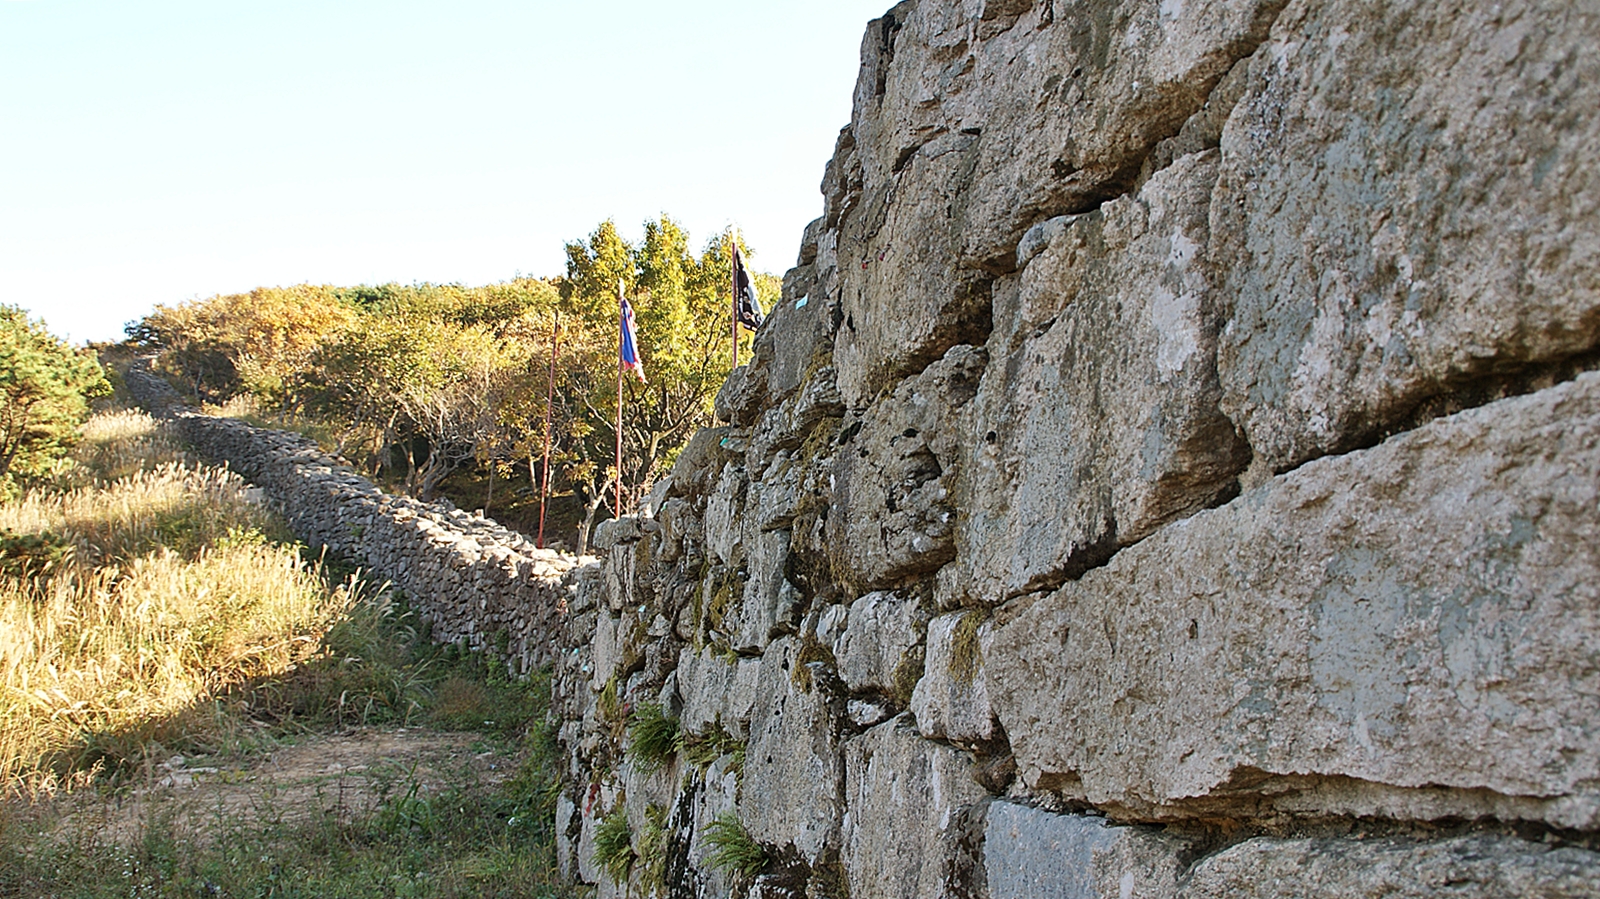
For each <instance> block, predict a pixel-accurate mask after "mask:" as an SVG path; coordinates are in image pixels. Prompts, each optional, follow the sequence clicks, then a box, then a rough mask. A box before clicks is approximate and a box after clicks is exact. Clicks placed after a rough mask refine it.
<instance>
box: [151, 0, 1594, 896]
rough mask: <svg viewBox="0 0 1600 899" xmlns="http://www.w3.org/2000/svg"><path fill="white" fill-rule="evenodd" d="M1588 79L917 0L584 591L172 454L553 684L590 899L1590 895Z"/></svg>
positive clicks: (1363, 43)
mask: <svg viewBox="0 0 1600 899" xmlns="http://www.w3.org/2000/svg"><path fill="white" fill-rule="evenodd" d="M1596 46H1600V10H1597V9H1596V8H1594V6H1593V5H1592V4H1588V3H1571V2H1567V0H1507V2H1501V3H1497V4H1476V3H1462V2H1450V0H1434V2H1424V0H1385V2H1371V0H1082V2H1073V0H907V2H904V3H901V4H900V5H898V6H896V7H894V8H893V9H892V10H890V11H889V12H888V13H887V14H886V15H885V16H884V17H883V18H881V19H878V20H876V21H874V22H872V23H871V24H870V25H869V26H868V28H867V33H866V35H865V38H864V40H863V42H862V53H861V60H862V61H861V70H860V75H859V79H858V82H857V88H856V93H855V98H854V113H853V116H852V119H851V123H850V125H849V127H847V128H846V129H844V131H843V132H842V133H841V134H840V137H839V141H838V144H837V147H836V151H835V155H834V158H833V159H832V160H831V161H830V162H829V163H828V165H827V169H826V172H825V176H824V179H823V183H822V192H823V196H824V207H823V215H822V217H821V218H819V219H818V220H817V221H815V222H813V223H812V224H811V225H810V226H808V227H807V229H806V231H805V235H804V239H803V242H802V248H801V253H800V258H799V260H798V264H797V265H796V266H795V268H793V269H792V270H790V271H789V272H788V274H787V275H786V277H785V279H784V290H783V296H782V300H781V302H780V304H779V306H778V307H777V308H776V309H774V310H773V312H772V314H771V316H770V317H769V319H768V321H767V323H766V325H764V326H763V328H762V329H761V331H760V332H759V333H758V334H757V335H756V339H755V344H754V345H755V352H754V359H753V360H752V361H751V362H750V364H749V365H747V366H744V367H742V368H740V369H738V370H736V371H735V372H734V374H733V376H732V377H731V378H730V379H729V381H728V383H727V384H726V385H725V386H724V388H723V390H722V392H721V394H720V395H719V397H718V400H717V403H718V411H719V416H720V417H721V418H722V420H723V421H725V422H729V424H728V425H727V426H725V427H721V428H717V429H712V430H707V431H702V432H701V433H699V434H698V435H696V436H695V438H694V439H693V440H692V442H691V443H690V445H689V446H688V447H687V448H686V449H685V450H684V451H683V453H682V455H681V456H680V457H679V459H678V461H677V464H676V466H675V468H674V469H673V472H672V474H671V476H670V478H668V479H666V480H664V481H663V482H662V483H661V484H659V485H658V486H657V489H656V490H655V492H654V493H653V494H652V496H651V497H650V500H649V502H648V504H647V507H648V508H647V511H646V514H645V515H643V516H641V517H638V518H627V519H622V520H619V521H614V522H607V523H605V524H604V525H602V526H601V527H600V529H599V530H598V531H597V533H596V535H595V540H594V543H595V545H596V547H597V548H598V549H599V550H600V551H601V552H602V553H604V558H603V559H602V560H600V561H598V562H592V563H588V564H585V565H583V566H581V567H577V568H572V569H571V570H570V571H568V568H569V567H570V566H571V565H572V562H571V560H566V559H563V558H561V557H558V556H555V555H554V554H549V553H544V554H541V553H539V552H538V551H537V550H533V549H532V548H531V547H529V546H528V545H527V543H526V541H525V540H523V539H522V538H520V537H518V536H516V535H514V534H510V533H509V532H506V531H504V530H501V529H499V528H497V527H496V526H494V525H493V524H492V523H490V522H486V521H483V520H480V519H474V518H472V517H470V516H467V515H464V514H463V513H459V512H450V511H446V510H443V509H439V508H436V507H428V506H424V505H422V504H418V503H414V502H411V501H408V500H404V499H399V498H393V497H388V496H384V495H382V494H381V493H378V492H377V491H376V490H375V489H374V488H372V487H371V485H369V484H367V483H366V482H364V481H362V480H361V479H360V478H358V477H357V476H355V474H354V473H353V472H351V471H349V470H348V469H347V468H343V467H341V466H340V465H339V464H337V462H336V460H333V459H330V458H328V457H327V456H325V455H323V454H321V453H320V452H318V451H317V450H316V448H315V447H313V446H311V445H310V444H309V443H307V442H305V441H302V440H300V439H299V438H295V437H292V436H288V435H282V434H274V433H271V432H264V431H260V430H257V429H253V428H250V427H248V426H245V425H243V424H240V423H238V422H230V421H225V420H216V419H207V418H203V417H198V416H192V415H186V416H181V417H180V418H179V421H180V427H182V428H183V430H184V433H185V435H186V436H187V437H188V438H189V439H190V440H191V441H192V442H193V443H194V444H195V445H196V446H197V447H199V448H200V449H201V450H202V451H203V452H206V453H208V454H210V455H212V456H214V457H217V458H223V459H228V460H230V461H231V463H232V464H233V465H234V466H235V467H236V468H238V469H239V470H240V471H242V472H243V473H245V474H246V475H247V476H248V477H250V478H251V479H252V480H254V481H255V482H256V483H258V484H260V485H261V486H263V487H264V488H266V489H267V491H268V493H269V495H270V496H272V497H273V498H274V501H275V502H277V503H278V504H279V505H280V507H281V508H283V509H284V511H285V513H286V514H287V515H288V516H289V518H290V520H291V521H292V522H294V524H295V526H296V527H297V529H299V530H300V532H301V533H302V534H303V535H304V536H306V537H307V539H309V540H311V541H313V542H324V543H327V544H328V545H330V546H333V547H334V548H336V549H339V550H340V551H341V552H345V553H347V554H350V555H353V556H356V557H359V558H362V559H365V560H366V561H367V563H368V564H369V565H371V566H372V567H373V568H374V569H375V570H377V571H379V572H381V573H382V574H383V575H384V576H387V577H390V578H393V579H394V580H395V581H396V583H398V584H399V585H400V586H401V587H402V588H403V589H404V590H405V591H406V593H407V594H408V595H409V596H411V597H412V600H413V602H414V603H417V604H418V606H419V608H421V609H422V610H423V612H424V614H425V615H427V616H428V617H429V618H430V620H433V621H434V622H435V634H436V636H438V637H440V638H441V639H446V640H457V639H464V640H467V641H469V642H471V643H473V644H474V645H490V644H494V643H496V642H497V641H496V640H495V639H493V638H492V637H491V636H490V635H492V634H504V635H505V637H504V641H505V645H506V648H507V650H508V651H509V652H510V654H512V655H513V656H514V657H515V659H516V660H517V661H518V663H519V664H520V665H521V666H522V667H523V668H524V669H526V668H527V667H529V666H532V665H535V664H540V663H543V662H545V661H551V660H553V662H554V666H555V678H554V684H555V689H556V692H557V708H558V711H559V714H560V716H561V729H560V740H561V742H562V744H563V745H564V746H565V748H566V750H567V758H568V765H569V770H568V772H567V779H566V780H567V788H566V790H565V792H564V794H563V795H562V797H561V798H560V800H559V803H558V813H557V841H558V855H559V860H560V863H561V865H562V866H563V869H564V870H565V871H567V872H568V874H569V875H570V876H571V877H572V878H573V879H575V880H578V881H583V882H587V883H593V884H597V885H598V887H599V893H600V895H601V896H603V897H605V896H624V895H652V894H661V895H667V896H673V897H710V896H722V895H726V894H728V893H729V892H730V891H732V892H735V893H739V894H745V895H750V896H762V897H777V896H807V897H825V896H826V897H843V896H849V897H852V899H872V897H908V899H909V897H923V896H948V897H987V899H1011V897H1072V899H1079V897H1107V899H1110V897H1117V899H1131V897H1159V899H1176V897H1189V899H1200V897H1213V896H1216V897H1222V896H1227V897H1279V896H1292V897H1299V896H1306V897H1310V896H1327V897H1380V896H1381V897H1392V896H1434V895H1449V896H1455V897H1462V899H1472V897H1491V896H1538V897H1580V896H1588V897H1592V896H1600V887H1597V886H1596V884H1600V372H1597V371H1596V369H1597V368H1600V214H1597V212H1596V210H1597V209H1600V175H1597V174H1596V171H1597V170H1596V168H1595V167H1594V165H1593V164H1592V160H1591V158H1590V157H1592V156H1593V151H1594V149H1595V148H1596V147H1600V112H1597V110H1600V56H1596V54H1594V52H1593V48H1594V47H1596ZM134 380H139V379H138V378H137V377H135V376H130V382H132V381H134ZM141 383H145V385H146V386H147V387H150V388H151V389H152V390H155V389H156V388H155V386H154V385H153V382H148V381H141ZM563 596H566V597H569V599H570V601H569V603H568V605H567V607H566V614H564V615H563V614H560V613H558V611H557V608H558V604H559V603H560V601H561V599H562V597H563ZM674 729H675V731H676V736H675V738H672V737H673V734H672V733H671V732H672V731H673V730H674ZM664 734H665V736H666V737H668V738H671V739H663V735H664ZM603 826H604V828H605V829H606V830H608V831H610V832H611V833H612V834H613V835H616V834H617V833H625V834H626V836H627V837H628V840H627V845H626V848H623V847H622V846H620V845H619V844H618V843H616V842H615V841H612V842H611V843H610V844H609V845H610V846H611V850H610V851H611V852H612V853H613V854H614V855H615V854H617V853H621V857H622V860H623V861H626V860H627V853H630V852H631V853H633V854H634V855H635V856H636V858H635V860H634V863H633V865H632V867H631V869H630V873H629V878H628V880H629V882H628V883H626V884H618V883H615V882H613V881H612V880H611V879H610V878H609V877H607V876H606V875H605V874H604V873H603V870H602V867H601V865H600V864H599V860H597V858H596V852H597V840H596V836H597V833H598V832H599V831H600V830H601V829H602V827H603ZM741 841H742V842H744V843H745V845H744V848H745V849H747V850H748V849H755V848H758V850H759V851H758V852H756V853H754V854H753V855H752V854H751V853H748V852H747V853H746V854H745V857H746V858H747V859H752V861H751V867H752V871H750V872H749V873H751V874H757V869H758V871H759V873H758V876H754V877H747V876H744V875H742V874H739V873H737V872H735V871H733V870H730V867H729V865H728V864H726V863H725V862H726V855H727V850H729V849H730V848H738V844H739V843H740V842H741ZM719 854H721V855H723V856H724V859H723V861H722V862H719V860H718V856H719Z"/></svg>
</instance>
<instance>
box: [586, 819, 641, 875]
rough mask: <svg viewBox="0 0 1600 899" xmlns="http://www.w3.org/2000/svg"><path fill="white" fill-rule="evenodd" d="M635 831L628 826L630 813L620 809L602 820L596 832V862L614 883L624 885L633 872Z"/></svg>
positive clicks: (635, 856)
mask: <svg viewBox="0 0 1600 899" xmlns="http://www.w3.org/2000/svg"><path fill="white" fill-rule="evenodd" d="M636 858H638V856H637V855H636V854H635V853H634V851H633V830H632V829H631V828H630V827H629V826H628V812H627V810H626V809H623V808H621V807H618V808H617V810H616V811H613V812H612V813H611V814H609V815H606V816H605V817H604V818H601V819H600V824H599V826H597V827H596V828H595V831H594V860H595V863H596V864H598V865H599V866H600V867H601V868H602V869H603V870H604V871H605V872H606V876H608V877H610V878H611V880H612V882H613V883H618V884H621V883H624V882H626V881H627V879H628V872H630V871H632V870H633V862H634V859H636Z"/></svg>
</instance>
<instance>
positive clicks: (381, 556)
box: [125, 368, 578, 672]
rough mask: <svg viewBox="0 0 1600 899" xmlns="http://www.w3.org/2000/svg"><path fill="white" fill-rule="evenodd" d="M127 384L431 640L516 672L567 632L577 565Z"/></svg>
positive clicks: (483, 522)
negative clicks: (379, 590)
mask: <svg viewBox="0 0 1600 899" xmlns="http://www.w3.org/2000/svg"><path fill="white" fill-rule="evenodd" d="M125 381H126V383H127V386H128V388H129V391H130V393H132V394H133V395H134V396H135V397H136V398H138V399H139V400H140V402H141V403H142V404H144V405H145V406H146V407H148V408H151V409H154V410H159V411H163V412H166V413H168V414H169V415H170V416H171V417H172V419H173V421H174V423H175V425H176V427H177V428H178V432H179V434H180V435H181V436H182V438H183V439H184V441H186V442H187V443H188V444H189V445H190V446H192V447H193V448H194V449H195V451H196V452H198V453H199V454H200V455H201V456H203V457H205V458H207V459H210V460H212V461H214V462H217V463H226V464H227V465H228V466H229V467H230V468H232V469H233V470H234V471H237V472H238V473H239V474H241V475H243V476H244V477H245V478H246V479H247V480H249V481H250V482H251V483H252V484H254V485H256V486H257V487H259V488H261V490H262V491H263V493H264V495H265V497H266V499H267V500H268V502H269V503H270V504H271V505H272V506H273V507H274V508H275V509H277V510H278V511H279V512H280V513H281V514H282V515H283V516H284V517H285V518H286V519H287V520H288V523H289V526H290V528H291V529H292V530H293V531H294V533H295V535H296V536H297V537H299V538H300V539H301V540H304V541H305V542H306V543H307V544H309V545H311V546H313V547H323V546H325V547H327V548H328V549H330V550H332V551H334V552H337V553H339V554H341V555H343V556H345V557H346V558H349V559H353V560H356V561H357V562H358V563H359V564H361V565H362V566H364V567H365V568H366V569H367V570H368V572H370V574H371V575H372V576H374V577H376V578H378V579H384V580H387V581H389V582H391V583H392V584H393V585H394V586H395V587H397V588H399V589H400V590H401V591H402V592H403V593H404V595H405V598H406V601H407V603H408V604H409V605H410V606H411V608H412V609H413V610H414V611H415V612H416V613H417V614H418V616H419V617H420V618H421V619H422V620H423V621H426V622H427V623H428V624H429V625H430V626H431V629H432V635H433V639H434V640H435V641H437V642H440V643H456V644H464V645H466V646H468V647H470V648H472V649H474V650H485V651H488V652H490V653H491V654H494V655H498V656H500V657H502V658H503V659H504V660H505V661H506V662H507V663H508V664H509V665H510V666H511V667H512V669H513V670H514V671H517V672H527V671H531V670H533V669H534V668H537V667H540V666H543V665H546V664H549V663H550V662H551V661H552V654H553V652H554V651H555V647H557V646H558V645H560V644H561V643H562V642H563V641H564V639H565V636H564V635H565V632H566V628H565V624H564V622H563V617H562V615H563V610H564V609H565V606H566V597H567V595H568V593H569V592H570V590H569V587H568V586H566V585H565V584H564V583H563V577H564V576H565V575H566V574H567V573H568V572H569V571H571V570H572V569H573V568H574V566H575V565H576V564H577V562H578V560H577V559H575V558H573V557H571V556H568V555H564V554H561V553H558V552H555V551H553V550H542V549H539V548H537V547H536V546H534V544H533V543H532V542H531V541H529V540H528V539H527V538H526V537H523V536H522V535H521V534H518V533H516V532H515V531H511V530H509V529H507V528H504V527H501V526H500V525H498V524H496V523H495V522H494V521H493V520H490V519H487V518H484V517H481V516H478V515H473V514H470V513H467V512H463V511H461V510H458V509H452V508H449V507H448V506H445V505H443V504H435V503H424V502H419V501H417V500H414V499H411V498H409V497H403V496H392V495H390V494H387V493H384V492H383V491H382V490H380V489H378V488H377V487H375V486H374V485H373V484H372V483H371V482H370V481H368V480H367V479H366V478H363V477H362V476H361V475H359V474H358V473H356V472H355V471H354V470H353V469H351V468H350V467H349V466H348V465H346V464H344V463H343V462H341V461H340V460H339V459H338V458H336V457H334V456H332V455H330V454H328V453H325V452H323V451H322V449H321V448H320V447H318V446H317V444H316V442H315V441H313V440H311V439H310V438H307V437H304V436H302V435H299V434H295V433H291V432H288V431H275V430H268V429H265V428H258V427H254V426H252V425H249V424H246V423H245V422H242V421H239V420H237V419H232V418H220V417H215V416H209V415H201V414H198V413H195V412H193V411H191V410H188V409H186V408H185V407H184V406H183V405H182V401H181V399H180V398H179V397H178V396H177V394H176V393H175V392H174V391H173V390H172V388H171V386H169V385H168V384H167V383H166V382H165V381H163V380H161V379H160V378H158V377H156V376H154V375H151V374H149V373H147V372H145V371H142V370H140V369H137V368H135V369H133V370H130V371H129V372H128V373H127V374H126V375H125Z"/></svg>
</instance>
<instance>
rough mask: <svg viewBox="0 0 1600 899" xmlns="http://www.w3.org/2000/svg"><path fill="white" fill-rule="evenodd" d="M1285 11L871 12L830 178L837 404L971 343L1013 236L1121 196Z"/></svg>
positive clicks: (1119, 7) (1264, 2)
mask: <svg viewBox="0 0 1600 899" xmlns="http://www.w3.org/2000/svg"><path fill="white" fill-rule="evenodd" d="M1282 6H1283V0H1212V2H1189V3H1156V2H1153V0H1125V2H1115V3H1103V4H1092V5H1087V4H1077V5H1072V6H1068V7H1061V6H1060V5H1059V4H1039V3H1033V4H1002V5H1000V7H997V8H1003V9H1004V11H1001V12H997V11H995V10H994V9H989V10H988V11H987V12H984V13H981V14H978V15H974V10H971V9H968V8H967V7H966V6H965V5H961V4H946V3H921V4H911V3H906V4H901V5H900V6H898V7H896V8H895V9H894V10H891V11H890V13H889V14H888V15H886V16H885V17H884V18H883V19H881V20H879V21H877V22H874V23H873V25H872V26H870V27H869V28H868V33H867V36H866V39H865V40H864V42H863V45H862V66H861V73H860V76H859V79H858V81H857V85H856V95H855V110H854V115H853V118H852V125H851V129H850V132H849V140H848V142H847V143H846V142H844V141H841V150H842V151H843V158H838V157H836V160H835V161H836V163H838V165H837V166H836V167H835V169H832V170H830V178H829V179H828V181H829V182H832V183H836V184H837V185H838V187H837V191H838V196H837V198H835V197H833V196H830V219H831V218H837V220H838V225H837V233H838V245H837V257H838V265H839V274H840V283H841V290H842V292H841V311H842V313H843V318H844V323H843V325H842V326H841V327H840V328H839V330H838V348H837V352H836V359H837V361H838V365H839V384H840V389H841V392H842V394H843V396H844V399H845V402H846V403H847V404H848V405H850V406H851V407H853V408H857V409H859V408H862V407H863V406H864V405H865V403H866V402H867V401H868V400H870V399H871V398H872V396H873V395H874V394H875V393H876V392H877V391H878V390H879V389H880V388H882V387H884V386H886V384H888V383H890V382H892V380H893V379H894V378H896V377H899V376H904V375H906V374H912V373H915V372H916V371H918V370H920V369H921V367H923V366H925V365H927V364H928V363H929V362H932V361H933V360H934V359H937V358H938V357H939V356H940V355H941V354H942V353H943V352H944V351H945V350H946V349H947V348H949V347H951V346H954V345H956V344H958V343H976V342H979V341H981V340H982V333H981V332H982V331H983V330H984V329H985V327H986V325H987V322H986V318H987V301H988V279H989V277H991V276H992V275H994V274H1003V273H1005V272H1007V271H1010V270H1011V268H1012V266H1013V264H1014V262H1013V260H1014V251H1015V249H1016V246H1017V242H1018V240H1019V239H1021V237H1022V235H1023V232H1025V231H1026V230H1027V229H1028V228H1029V227H1030V226H1031V225H1033V224H1035V223H1036V222H1038V221H1041V220H1043V219H1046V218H1050V217H1051V216H1054V215H1059V214H1062V213H1076V212H1084V211H1087V210H1089V209H1092V208H1094V207H1095V206H1097V205H1098V204H1100V203H1101V202H1103V201H1105V200H1107V199H1109V198H1112V197H1115V196H1117V195H1119V194H1121V193H1123V192H1124V191H1126V190H1127V189H1128V187H1129V186H1130V185H1131V184H1132V182H1133V181H1134V179H1135V177H1136V176H1137V175H1138V173H1139V171H1140V168H1141V166H1142V164H1143V162H1144V160H1145V157H1146V156H1147V155H1148V154H1149V153H1150V151H1151V149H1152V148H1153V147H1155V146H1156V144H1157V143H1159V142H1160V141H1161V140H1162V139H1164V138H1167V137H1171V136H1172V135H1174V134H1176V133H1178V131H1179V129H1180V128H1181V127H1182V125H1183V123H1184V121H1185V120H1186V119H1188V118H1189V116H1190V115H1192V114H1193V113H1194V112H1195V111H1196V110H1198V109H1200V107H1201V106H1202V105H1203V104H1204V102H1205V100H1206V97H1207V96H1208V94H1209V93H1210V91H1211V89H1212V87H1213V86H1215V85H1216V83H1217V82H1218V81H1219V80H1220V79H1221V78H1222V76H1223V75H1224V74H1225V73H1226V72H1227V71H1228V70H1229V69H1230V67H1231V66H1232V65H1233V64H1234V62H1235V61H1237V60H1238V59H1240V58H1242V57H1244V56H1248V55H1249V54H1250V52H1251V51H1252V50H1253V49H1254V48H1255V46H1256V45H1257V44H1258V43H1259V42H1260V41H1261V40H1262V39H1263V38H1264V37H1265V35H1266V33H1267V28H1268V26H1269V24H1270V23H1271V21H1272V17H1273V16H1274V15H1275V13H1276V11H1277V10H1278V9H1280V8H1281V7H1282ZM852 176H853V177H852ZM857 178H858V179H859V187H855V188H854V189H850V187H851V185H853V184H854V183H855V179H857ZM826 186H827V185H826V184H825V187H826ZM886 296H892V297H894V298H895V303H894V305H893V307H892V308H891V307H889V306H888V305H887V304H885V303H884V302H883V301H882V299H881V298H883V297H886Z"/></svg>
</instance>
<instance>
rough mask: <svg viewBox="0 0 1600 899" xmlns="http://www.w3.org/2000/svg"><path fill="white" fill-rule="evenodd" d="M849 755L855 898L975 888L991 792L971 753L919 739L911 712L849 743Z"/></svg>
mask: <svg viewBox="0 0 1600 899" xmlns="http://www.w3.org/2000/svg"><path fill="white" fill-rule="evenodd" d="M844 754H845V762H844V770H845V772H846V777H845V806H846V813H845V824H844V831H843V841H844V845H843V850H842V858H843V861H844V866H845V870H846V871H847V872H848V874H849V885H850V896H851V897H852V899H879V897H881V899H900V897H903V899H918V897H941V896H948V897H958V896H971V895H973V892H974V886H975V884H974V882H973V876H972V875H973V870H972V869H973V867H974V862H975V859H974V856H975V854H976V853H975V852H973V851H972V845H973V843H975V842H976V841H975V840H974V839H973V837H974V836H975V835H976V834H975V831H976V830H977V828H976V827H975V826H974V823H973V819H974V818H976V817H979V816H980V815H981V811H982V809H981V806H982V805H983V804H984V803H986V802H987V801H988V798H989V797H988V794H987V793H985V792H984V791H983V790H982V789H981V788H980V787H979V786H978V785H977V784H976V783H974V782H973V780H972V777H971V776H970V775H969V774H968V769H970V768H971V765H972V763H971V761H970V760H969V759H968V758H967V757H966V755H965V754H964V753H962V752H959V751H957V750H954V749H951V748H950V747H948V746H940V745H938V744H937V743H930V742H928V741H927V740H923V739H921V738H919V737H918V736H917V735H916V732H915V731H914V730H912V728H911V724H910V722H909V721H908V720H906V719H905V718H904V717H901V718H897V719H895V720H893V721H888V722H885V723H883V724H880V725H878V726H877V727H874V728H873V729H872V730H869V731H867V732H866V733H865V734H862V735H861V736H859V737H856V738H855V739H853V740H851V741H850V742H848V743H846V744H845V745H844ZM975 806H976V807H977V812H978V813H979V814H974V807H975Z"/></svg>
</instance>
